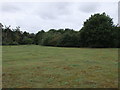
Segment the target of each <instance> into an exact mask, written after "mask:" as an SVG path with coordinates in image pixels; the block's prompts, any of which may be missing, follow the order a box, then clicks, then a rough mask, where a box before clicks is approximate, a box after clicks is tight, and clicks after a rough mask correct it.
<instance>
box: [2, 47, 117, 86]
mask: <svg viewBox="0 0 120 90" xmlns="http://www.w3.org/2000/svg"><path fill="white" fill-rule="evenodd" d="M2 54H3V55H2V56H3V57H2V59H3V61H2V62H3V63H2V64H3V74H2V76H3V82H2V84H3V88H117V87H118V49H117V48H116V49H115V48H107V49H102V48H101V49H97V48H94V49H90V48H60V47H45V46H36V45H28V46H27V45H25V46H3V52H2Z"/></svg>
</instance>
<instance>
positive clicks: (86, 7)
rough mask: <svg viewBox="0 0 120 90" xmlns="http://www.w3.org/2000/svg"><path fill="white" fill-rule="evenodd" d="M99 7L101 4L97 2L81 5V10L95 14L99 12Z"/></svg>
mask: <svg viewBox="0 0 120 90" xmlns="http://www.w3.org/2000/svg"><path fill="white" fill-rule="evenodd" d="M99 6H100V4H99V3H95V2H92V3H91V2H89V3H83V4H82V5H80V7H79V10H80V11H82V12H84V13H93V12H95V11H97V10H98V7H99Z"/></svg>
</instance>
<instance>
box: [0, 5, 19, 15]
mask: <svg viewBox="0 0 120 90" xmlns="http://www.w3.org/2000/svg"><path fill="white" fill-rule="evenodd" d="M1 11H2V12H7V13H13V12H17V11H20V8H19V7H17V6H16V5H14V4H10V3H3V4H2V5H1Z"/></svg>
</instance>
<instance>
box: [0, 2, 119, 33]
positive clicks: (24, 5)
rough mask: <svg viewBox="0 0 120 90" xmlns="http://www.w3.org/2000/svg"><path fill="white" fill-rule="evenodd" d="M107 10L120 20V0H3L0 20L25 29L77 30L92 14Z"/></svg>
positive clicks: (36, 30)
mask: <svg viewBox="0 0 120 90" xmlns="http://www.w3.org/2000/svg"><path fill="white" fill-rule="evenodd" d="M103 12H105V13H106V14H107V15H109V16H110V17H111V18H113V22H114V24H115V25H116V24H118V1H117V0H115V1H114V2H112V1H109V2H103V1H102V2H98V1H92V2H91V1H90V0H89V1H86V2H74V1H72V2H70V1H69V2H68V1H66V2H65V0H64V2H55V1H54V2H53V1H52V2H48V1H46V2H38V1H37V2H35V1H31V2H28V1H26V2H24V1H22V2H16V1H13V2H8V1H6V2H0V23H2V24H3V25H6V26H9V25H11V28H15V27H16V26H20V29H21V31H27V32H30V33H37V32H38V31H40V30H45V31H48V30H49V29H61V28H62V29H65V28H70V29H74V30H76V31H78V30H80V29H81V28H82V27H83V23H84V22H85V21H86V19H88V18H89V17H90V16H91V15H94V14H96V13H103Z"/></svg>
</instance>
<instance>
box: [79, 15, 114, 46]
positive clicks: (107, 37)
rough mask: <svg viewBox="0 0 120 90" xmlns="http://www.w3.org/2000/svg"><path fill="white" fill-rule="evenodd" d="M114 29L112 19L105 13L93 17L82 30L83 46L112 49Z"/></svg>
mask: <svg viewBox="0 0 120 90" xmlns="http://www.w3.org/2000/svg"><path fill="white" fill-rule="evenodd" d="M112 28H113V22H112V19H111V18H110V17H109V16H108V15H106V14H105V13H102V14H94V15H91V17H90V18H89V19H87V20H86V21H85V22H84V26H83V28H82V29H81V30H80V37H79V39H80V43H81V46H83V47H112V42H111V41H112V40H113V39H112V38H113V36H112V34H111V33H112Z"/></svg>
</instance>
